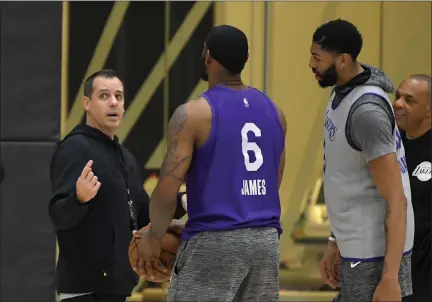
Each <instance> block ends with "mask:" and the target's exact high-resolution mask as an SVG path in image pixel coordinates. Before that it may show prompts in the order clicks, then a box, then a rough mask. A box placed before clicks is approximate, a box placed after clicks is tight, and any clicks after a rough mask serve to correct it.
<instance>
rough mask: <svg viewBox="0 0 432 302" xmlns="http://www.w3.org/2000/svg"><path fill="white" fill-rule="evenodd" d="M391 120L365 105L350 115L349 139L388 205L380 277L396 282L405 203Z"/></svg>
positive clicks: (377, 108) (383, 110) (385, 112)
mask: <svg viewBox="0 0 432 302" xmlns="http://www.w3.org/2000/svg"><path fill="white" fill-rule="evenodd" d="M392 118H393V116H392V115H391V114H390V113H389V112H388V110H386V108H385V107H383V106H378V105H376V104H375V105H374V104H366V105H363V106H361V107H359V109H357V110H356V112H355V113H354V114H353V117H352V120H351V126H352V128H351V129H352V131H351V133H352V138H353V140H354V142H355V144H356V145H357V146H358V147H359V148H360V149H361V150H362V152H363V153H364V154H365V155H366V158H367V160H368V163H369V170H370V173H371V175H372V178H373V181H374V183H375V185H376V187H377V188H378V190H379V192H380V193H381V195H382V196H383V197H384V199H385V200H386V201H387V211H386V216H385V228H386V245H387V248H386V255H385V264H384V270H383V277H391V278H398V273H399V267H400V263H401V259H402V254H403V248H404V245H405V231H406V207H407V201H406V198H405V195H404V191H403V185H402V178H401V172H400V168H399V164H398V161H397V157H396V153H395V151H396V146H395V143H394V139H393V127H392V124H393V120H392Z"/></svg>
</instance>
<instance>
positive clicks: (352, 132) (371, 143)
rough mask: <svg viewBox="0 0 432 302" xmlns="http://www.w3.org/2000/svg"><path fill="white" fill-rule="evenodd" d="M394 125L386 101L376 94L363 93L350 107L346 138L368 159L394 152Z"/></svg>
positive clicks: (391, 112)
mask: <svg viewBox="0 0 432 302" xmlns="http://www.w3.org/2000/svg"><path fill="white" fill-rule="evenodd" d="M394 125H395V120H394V116H393V111H392V109H391V108H390V105H389V104H388V102H387V101H386V100H384V99H382V98H381V97H379V96H376V95H364V96H362V97H360V98H359V99H358V100H357V101H355V103H354V104H353V106H352V107H351V110H350V113H349V115H348V121H347V132H346V135H347V140H348V142H349V144H350V145H351V146H352V147H354V149H357V150H359V151H360V150H361V151H362V152H363V153H364V154H365V156H366V159H367V161H370V160H373V159H375V158H378V157H380V156H383V155H386V154H390V153H392V152H395V150H396V149H395V142H394V138H393V130H394Z"/></svg>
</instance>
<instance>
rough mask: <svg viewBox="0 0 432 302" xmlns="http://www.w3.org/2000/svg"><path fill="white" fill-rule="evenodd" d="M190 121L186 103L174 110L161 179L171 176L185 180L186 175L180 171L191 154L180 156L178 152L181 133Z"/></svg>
mask: <svg viewBox="0 0 432 302" xmlns="http://www.w3.org/2000/svg"><path fill="white" fill-rule="evenodd" d="M187 122H188V116H187V112H186V107H185V105H181V106H179V107H178V108H177V110H176V111H175V112H174V114H173V116H172V118H171V120H170V123H169V125H168V131H167V153H166V155H165V158H164V160H163V162H162V167H161V170H160V179H161V180H162V179H163V178H166V177H171V178H173V179H175V180H177V181H183V178H184V176H183V175H181V174H180V175H179V171H180V170H181V167H182V166H183V164H185V163H187V162H188V161H189V160H190V158H191V156H189V155H188V156H182V157H179V155H178V154H176V153H177V148H178V142H179V135H180V133H181V132H182V131H183V129H184V127H185V125H186V123H187Z"/></svg>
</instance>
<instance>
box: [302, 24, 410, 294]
mask: <svg viewBox="0 0 432 302" xmlns="http://www.w3.org/2000/svg"><path fill="white" fill-rule="evenodd" d="M362 44H363V40H362V36H361V34H360V33H359V31H358V30H357V28H356V27H355V26H354V25H353V24H351V23H350V22H348V21H344V20H340V19H338V20H334V21H330V22H328V23H326V24H324V25H322V26H320V27H319V28H318V29H317V30H316V31H315V33H314V35H313V38H312V45H311V49H310V51H311V58H310V61H309V67H310V68H311V69H312V71H313V73H314V74H315V78H316V79H317V80H318V83H319V85H320V86H321V87H323V88H324V87H331V86H334V88H333V91H332V93H331V97H330V100H329V102H328V106H327V109H326V111H325V118H324V127H323V129H324V195H325V201H326V205H327V209H328V214H329V220H330V224H331V230H332V236H331V237H330V239H331V240H329V244H328V250H327V252H326V254H325V255H324V257H323V260H322V261H321V274H322V276H323V279H324V280H325V282H326V283H327V284H329V285H330V286H332V287H336V286H338V285H340V287H341V292H340V294H339V296H338V297H337V298H336V299H335V300H336V301H343V302H347V301H350V302H351V301H352V302H355V301H401V297H402V296H408V295H411V294H412V285H411V262H410V261H411V250H412V246H413V236H414V217H413V209H412V204H411V190H410V183H409V176H408V173H407V166H406V159H405V150H404V147H403V144H402V140H401V136H400V133H399V130H398V128H397V126H396V125H395V119H394V113H393V111H392V106H391V102H390V100H389V97H388V95H387V93H389V92H393V85H392V83H391V81H390V79H389V78H388V77H387V75H385V74H384V72H382V71H381V70H378V69H377V68H374V67H371V66H367V65H364V64H360V63H359V62H358V61H357V57H358V55H359V53H360V51H361V48H362ZM339 253H340V254H339ZM339 255H340V259H339ZM338 261H340V263H339V269H338V270H337V269H335V264H336V263H338ZM339 282H340V283H339ZM338 283H339V284H338Z"/></svg>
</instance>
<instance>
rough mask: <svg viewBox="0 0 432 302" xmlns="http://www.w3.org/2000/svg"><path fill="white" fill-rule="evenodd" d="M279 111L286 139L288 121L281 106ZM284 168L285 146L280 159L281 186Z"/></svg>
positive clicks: (279, 175)
mask: <svg viewBox="0 0 432 302" xmlns="http://www.w3.org/2000/svg"><path fill="white" fill-rule="evenodd" d="M278 112H279V120H280V123H281V126H282V130H283V133H284V139H285V137H286V131H287V123H286V118H285V114H284V113H283V111H282V110H281V109H280V108H278ZM284 170H285V147H284V148H283V150H282V154H281V157H280V161H279V170H278V181H279V188H280V186H281V183H282V179H283V174H284Z"/></svg>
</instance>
